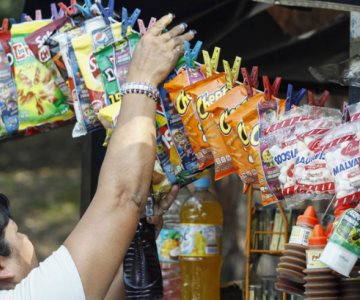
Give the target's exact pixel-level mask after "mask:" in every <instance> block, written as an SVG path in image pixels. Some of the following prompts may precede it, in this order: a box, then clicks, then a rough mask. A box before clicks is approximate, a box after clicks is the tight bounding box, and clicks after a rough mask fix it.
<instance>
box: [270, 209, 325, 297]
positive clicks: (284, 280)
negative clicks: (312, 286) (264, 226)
mask: <svg viewBox="0 0 360 300" xmlns="http://www.w3.org/2000/svg"><path fill="white" fill-rule="evenodd" d="M318 223H319V221H318V219H317V217H316V212H315V209H314V207H313V206H308V207H307V208H306V210H305V211H304V213H303V214H302V215H300V216H299V217H298V218H297V222H296V225H295V226H293V227H292V231H291V236H290V240H289V243H288V244H285V251H284V255H283V256H282V257H281V258H280V263H279V264H278V268H277V269H276V271H277V272H278V277H277V282H276V284H275V286H276V288H277V289H278V290H279V291H282V292H287V293H290V294H297V295H300V296H301V295H302V294H303V293H304V286H303V284H304V282H305V281H304V277H305V274H304V273H303V271H304V269H305V268H306V253H305V250H306V248H307V246H308V241H309V237H310V234H311V232H312V230H313V228H314V226H315V225H316V224H318Z"/></svg>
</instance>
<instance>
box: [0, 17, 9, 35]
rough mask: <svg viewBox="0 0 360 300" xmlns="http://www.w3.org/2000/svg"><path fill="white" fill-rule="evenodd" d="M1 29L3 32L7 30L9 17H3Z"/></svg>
mask: <svg viewBox="0 0 360 300" xmlns="http://www.w3.org/2000/svg"><path fill="white" fill-rule="evenodd" d="M1 31H2V32H4V33H7V32H9V19H8V18H4V19H3V21H2V24H1Z"/></svg>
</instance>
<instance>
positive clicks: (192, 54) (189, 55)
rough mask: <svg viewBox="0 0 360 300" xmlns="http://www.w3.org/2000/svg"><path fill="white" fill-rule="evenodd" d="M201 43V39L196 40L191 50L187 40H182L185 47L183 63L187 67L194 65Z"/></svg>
mask: <svg viewBox="0 0 360 300" xmlns="http://www.w3.org/2000/svg"><path fill="white" fill-rule="evenodd" d="M202 44H203V43H202V42H201V41H197V42H196V44H195V46H194V48H193V49H192V50H191V47H190V43H189V42H188V41H185V42H184V48H185V54H184V56H185V64H186V68H187V69H190V68H192V67H194V62H195V61H196V60H197V58H198V56H199V53H200V50H201V47H202Z"/></svg>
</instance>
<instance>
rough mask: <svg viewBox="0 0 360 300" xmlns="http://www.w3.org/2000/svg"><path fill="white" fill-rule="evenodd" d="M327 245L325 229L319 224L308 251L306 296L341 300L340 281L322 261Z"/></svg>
mask: <svg viewBox="0 0 360 300" xmlns="http://www.w3.org/2000/svg"><path fill="white" fill-rule="evenodd" d="M326 244H327V236H326V234H325V233H324V230H323V228H322V227H321V225H319V224H317V225H315V227H314V230H313V232H312V235H311V237H310V238H309V246H308V249H307V250H306V270H304V273H306V274H307V276H306V277H305V281H306V284H305V295H306V297H309V298H311V297H325V296H326V297H327V298H328V299H334V300H336V299H340V286H339V279H338V277H337V276H335V275H334V274H332V271H331V269H329V268H328V266H327V265H325V264H324V263H322V262H321V261H320V257H321V254H322V253H323V251H324V248H325V246H326ZM324 278H326V281H325V282H324V281H323V279H324Z"/></svg>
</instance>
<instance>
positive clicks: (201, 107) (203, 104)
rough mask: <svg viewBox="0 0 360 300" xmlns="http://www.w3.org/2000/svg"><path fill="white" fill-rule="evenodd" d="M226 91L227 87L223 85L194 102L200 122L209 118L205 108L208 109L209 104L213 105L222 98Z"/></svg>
mask: <svg viewBox="0 0 360 300" xmlns="http://www.w3.org/2000/svg"><path fill="white" fill-rule="evenodd" d="M227 91H228V88H227V86H226V85H223V86H222V87H221V88H219V89H218V90H216V91H214V92H213V93H210V94H208V93H207V92H206V93H204V94H202V95H200V96H199V98H198V99H197V101H196V109H197V112H198V115H199V117H200V118H201V119H202V120H205V119H206V118H207V117H208V116H209V113H208V112H206V108H208V107H209V106H210V105H211V104H213V103H215V102H216V101H217V100H218V99H220V98H221V97H223V96H224V95H225V94H226V92H227Z"/></svg>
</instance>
